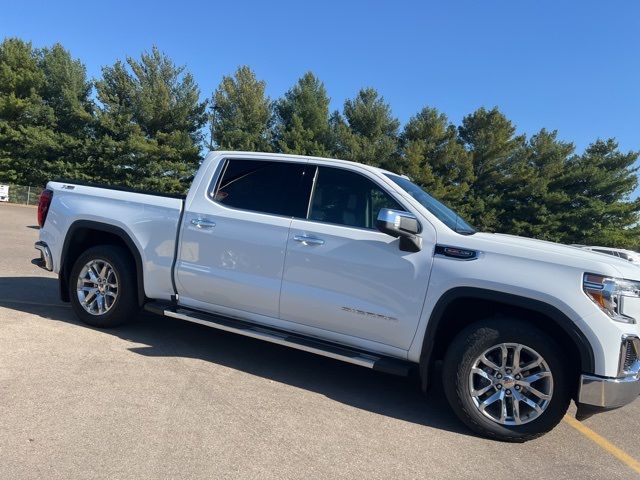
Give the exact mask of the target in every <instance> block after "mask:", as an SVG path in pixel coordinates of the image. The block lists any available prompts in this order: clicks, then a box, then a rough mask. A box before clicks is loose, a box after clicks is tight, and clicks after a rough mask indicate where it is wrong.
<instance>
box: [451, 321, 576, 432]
mask: <svg viewBox="0 0 640 480" xmlns="http://www.w3.org/2000/svg"><path fill="white" fill-rule="evenodd" d="M509 343H512V344H521V345H524V346H525V347H527V348H529V349H533V350H534V351H535V352H536V353H538V354H539V355H540V356H542V357H543V359H544V362H545V363H546V365H547V366H548V369H549V371H550V372H551V378H552V381H553V383H552V385H553V392H552V395H551V399H550V400H548V404H547V405H546V408H545V409H544V410H543V411H542V413H540V414H537V415H538V416H537V418H534V419H532V420H530V421H528V423H523V424H521V425H505V424H503V423H500V421H499V420H494V419H492V418H489V417H488V416H487V415H485V414H483V413H482V412H481V411H480V409H479V408H478V406H476V404H475V403H474V398H473V396H472V394H471V386H470V375H471V369H472V367H473V366H474V362H476V360H477V359H479V358H480V356H481V355H482V354H483V353H485V352H486V351H487V350H489V349H491V348H492V347H493V346H496V345H500V344H509ZM561 351H562V350H561V349H560V347H559V346H558V345H557V343H556V342H555V341H554V340H553V339H552V338H551V337H549V336H548V335H547V334H545V333H543V332H542V331H540V330H538V329H537V328H535V327H534V326H533V325H532V324H530V323H528V322H525V321H522V320H518V319H513V318H504V317H502V318H493V319H487V320H484V321H480V322H477V323H474V324H472V325H470V326H468V327H466V328H465V329H464V330H462V331H461V332H460V333H459V334H458V335H457V336H456V337H455V338H454V340H453V341H452V343H451V345H450V346H449V348H448V350H447V353H446V355H445V359H444V365H443V371H442V375H443V385H444V391H445V394H446V396H447V400H448V401H449V404H450V405H451V407H452V409H453V410H454V412H455V413H456V415H457V416H458V417H459V418H460V420H462V421H463V422H464V423H465V424H466V425H467V426H468V427H469V428H471V429H472V430H473V431H475V432H476V433H478V434H480V435H482V436H484V437H488V438H492V439H495V440H501V441H506V442H524V441H527V440H531V439H534V438H536V437H539V436H541V435H543V434H545V433H546V432H548V431H550V430H551V429H553V428H554V427H555V426H556V425H557V424H558V422H560V420H562V417H563V416H564V414H565V413H566V412H567V408H568V407H569V402H570V401H571V389H570V381H569V379H568V378H567V376H568V375H569V373H570V371H569V370H568V369H567V367H566V363H565V362H563V361H562V360H561V357H560V352H561ZM510 352H511V353H509V355H511V356H513V355H514V354H513V351H510ZM519 364H520V363H519ZM496 365H498V364H497V362H496ZM507 365H508V363H507ZM520 365H522V364H520ZM522 366H524V365H522ZM487 370H491V369H490V368H487ZM522 375H523V376H524V375H525V373H523V374H522ZM491 376H492V378H493V374H491ZM473 378H474V379H477V378H478V376H475V377H473ZM502 378H503V379H504V380H506V379H507V377H506V376H503V377H502ZM512 379H513V378H512V377H510V378H509V381H511V380H512ZM473 381H475V380H473ZM482 381H486V382H487V383H486V384H489V383H490V380H482ZM494 381H495V378H494ZM545 381H547V380H545ZM500 382H502V380H500ZM486 384H485V386H486ZM505 385H506V383H505V384H504V385H502V384H500V385H496V386H495V387H491V388H492V389H490V390H489V392H488V393H487V394H485V395H487V396H490V395H492V394H495V393H498V390H497V388H501V389H504V388H505ZM512 385H513V384H512ZM532 385H538V384H533V382H532ZM511 388H514V389H515V388H516V387H513V386H512V387H511ZM517 388H518V389H519V390H518V392H519V393H520V394H522V393H523V392H526V388H525V387H522V386H520V385H518V386H517ZM476 390H481V388H480V387H476ZM509 392H510V395H514V394H513V393H512V392H511V390H509ZM506 393H507V390H503V394H506ZM529 395H531V394H530V393H529ZM519 398H522V396H520V397H519ZM534 398H537V397H534ZM481 399H483V400H485V399H487V397H484V398H481ZM500 402H505V403H507V407H506V408H507V409H509V408H510V411H511V414H512V415H511V416H507V417H506V418H507V419H509V418H511V419H515V414H514V411H515V408H514V405H513V403H514V400H513V397H512V398H511V399H509V400H501V401H500ZM478 403H482V402H480V401H478ZM517 403H518V405H522V402H517ZM501 405H502V403H498V405H497V406H496V408H501ZM490 408H493V407H490ZM525 409H526V410H528V411H530V412H531V413H532V414H533V415H536V413H535V412H534V411H533V409H531V410H529V407H527V406H526V405H525ZM485 411H486V410H485ZM500 411H501V410H500ZM494 416H495V415H494ZM512 421H513V420H512Z"/></svg>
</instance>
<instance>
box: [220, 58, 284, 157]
mask: <svg viewBox="0 0 640 480" xmlns="http://www.w3.org/2000/svg"><path fill="white" fill-rule="evenodd" d="M265 87H266V83H265V82H264V81H262V80H258V79H257V78H256V75H255V73H254V72H253V70H251V69H250V68H249V67H247V66H242V67H240V68H238V70H236V73H235V75H234V76H233V77H229V76H225V77H223V78H222V82H221V83H220V85H219V86H218V88H217V90H216V91H215V92H214V94H213V98H212V102H211V104H212V113H211V137H212V140H213V143H214V144H215V146H216V147H218V148H220V149H224V150H245V151H263V152H268V151H271V126H272V122H273V113H272V104H271V100H269V98H267V97H266V96H265Z"/></svg>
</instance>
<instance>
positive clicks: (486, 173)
mask: <svg viewBox="0 0 640 480" xmlns="http://www.w3.org/2000/svg"><path fill="white" fill-rule="evenodd" d="M458 131H459V135H460V139H461V140H462V142H463V143H464V145H465V146H466V147H467V149H468V150H469V152H470V153H471V159H472V165H473V182H472V184H471V188H470V190H469V194H468V195H467V197H466V198H465V202H466V203H468V204H469V205H472V206H473V211H472V215H471V216H470V218H469V220H470V221H471V224H472V225H474V226H475V227H476V228H478V229H479V230H486V231H496V230H499V229H500V227H501V225H500V220H499V218H500V216H501V215H502V213H503V209H504V205H503V204H502V202H503V195H504V191H505V189H506V188H507V185H508V184H509V182H510V178H511V177H512V175H513V168H512V167H513V162H514V155H515V154H516V153H517V152H518V151H519V149H520V148H522V145H523V142H524V140H525V139H524V136H516V135H515V127H514V126H513V124H512V123H511V122H510V121H509V120H508V119H507V118H506V117H505V116H504V115H503V114H502V113H501V112H500V111H499V110H498V109H497V108H493V109H492V110H486V109H484V108H480V109H478V110H476V111H475V112H473V113H472V114H470V115H467V116H466V117H464V119H463V120H462V125H461V126H460V127H458Z"/></svg>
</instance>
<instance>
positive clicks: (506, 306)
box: [420, 287, 595, 389]
mask: <svg viewBox="0 0 640 480" xmlns="http://www.w3.org/2000/svg"><path fill="white" fill-rule="evenodd" d="M467 311H471V312H472V315H470V316H469V317H465V318H464V319H460V318H459V317H458V316H457V315H460V314H461V313H464V312H467ZM498 314H511V315H515V316H523V317H524V319H525V320H527V321H530V322H531V323H532V324H534V325H535V326H536V327H538V328H540V329H541V330H543V331H545V332H547V333H549V334H551V335H553V336H554V337H558V340H559V341H560V342H561V343H562V344H563V346H566V347H567V348H570V349H571V350H572V351H571V352H570V353H575V355H577V360H574V361H575V363H576V365H575V366H576V367H577V368H580V370H581V371H582V372H592V371H594V368H595V357H594V353H593V349H592V347H591V344H590V343H589V341H588V340H587V338H586V337H585V335H584V334H583V333H582V332H581V331H580V329H579V328H578V326H577V325H576V324H575V323H574V322H573V321H572V320H571V319H570V318H569V317H568V316H567V315H566V314H564V313H563V312H562V311H560V310H559V309H558V308H556V307H554V306H553V305H549V304H548V303H545V302H542V301H539V300H534V299H531V298H528V297H522V296H519V295H514V294H510V293H505V292H500V291H495V290H488V289H482V288H476V287H456V288H453V289H451V290H448V291H447V292H445V293H444V295H442V296H441V297H440V299H439V300H438V302H437V303H436V305H435V307H434V309H433V311H432V312H431V316H430V318H429V322H428V324H427V328H426V331H425V335H424V339H423V342H422V350H421V353H420V379H421V381H422V385H423V388H424V389H426V388H427V387H428V385H429V378H430V377H431V375H432V373H433V368H434V365H435V363H436V361H437V360H439V359H441V358H442V357H443V356H444V353H445V352H446V349H447V347H448V345H449V344H450V342H451V341H452V340H453V338H454V337H455V335H456V334H457V333H458V332H459V331H460V330H461V329H462V328H464V327H466V326H467V325H470V324H472V323H475V322H476V321H479V320H482V319H483V318H488V317H490V316H495V315H498ZM452 318H453V319H454V320H451V319H452ZM545 319H547V320H550V322H549V321H541V320H545Z"/></svg>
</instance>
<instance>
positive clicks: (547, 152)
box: [500, 129, 574, 241]
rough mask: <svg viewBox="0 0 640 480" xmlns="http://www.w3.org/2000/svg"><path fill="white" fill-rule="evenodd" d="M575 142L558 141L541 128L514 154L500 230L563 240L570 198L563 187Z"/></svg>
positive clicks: (555, 135)
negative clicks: (565, 213) (566, 211)
mask: <svg viewBox="0 0 640 480" xmlns="http://www.w3.org/2000/svg"><path fill="white" fill-rule="evenodd" d="M573 152H574V146H573V144H572V143H567V142H562V141H560V140H558V139H557V132H556V131H553V132H549V131H547V130H545V129H542V130H541V131H540V132H538V133H537V134H535V135H533V136H532V137H531V138H530V139H529V141H528V142H527V143H526V144H523V145H522V146H521V148H519V150H518V152H517V153H516V154H515V155H514V162H513V165H512V166H511V174H510V175H509V176H508V178H506V179H505V184H504V192H503V202H502V211H501V215H500V226H501V230H502V231H504V232H506V233H512V234H514V235H522V236H525V237H533V238H539V239H543V240H551V241H560V240H562V239H563V238H562V235H561V233H560V230H561V228H562V225H563V220H562V214H563V211H564V209H566V208H568V195H567V192H565V191H564V188H563V185H562V177H563V175H564V174H565V171H566V168H567V163H568V162H569V159H570V158H571V156H572V155H573Z"/></svg>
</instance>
